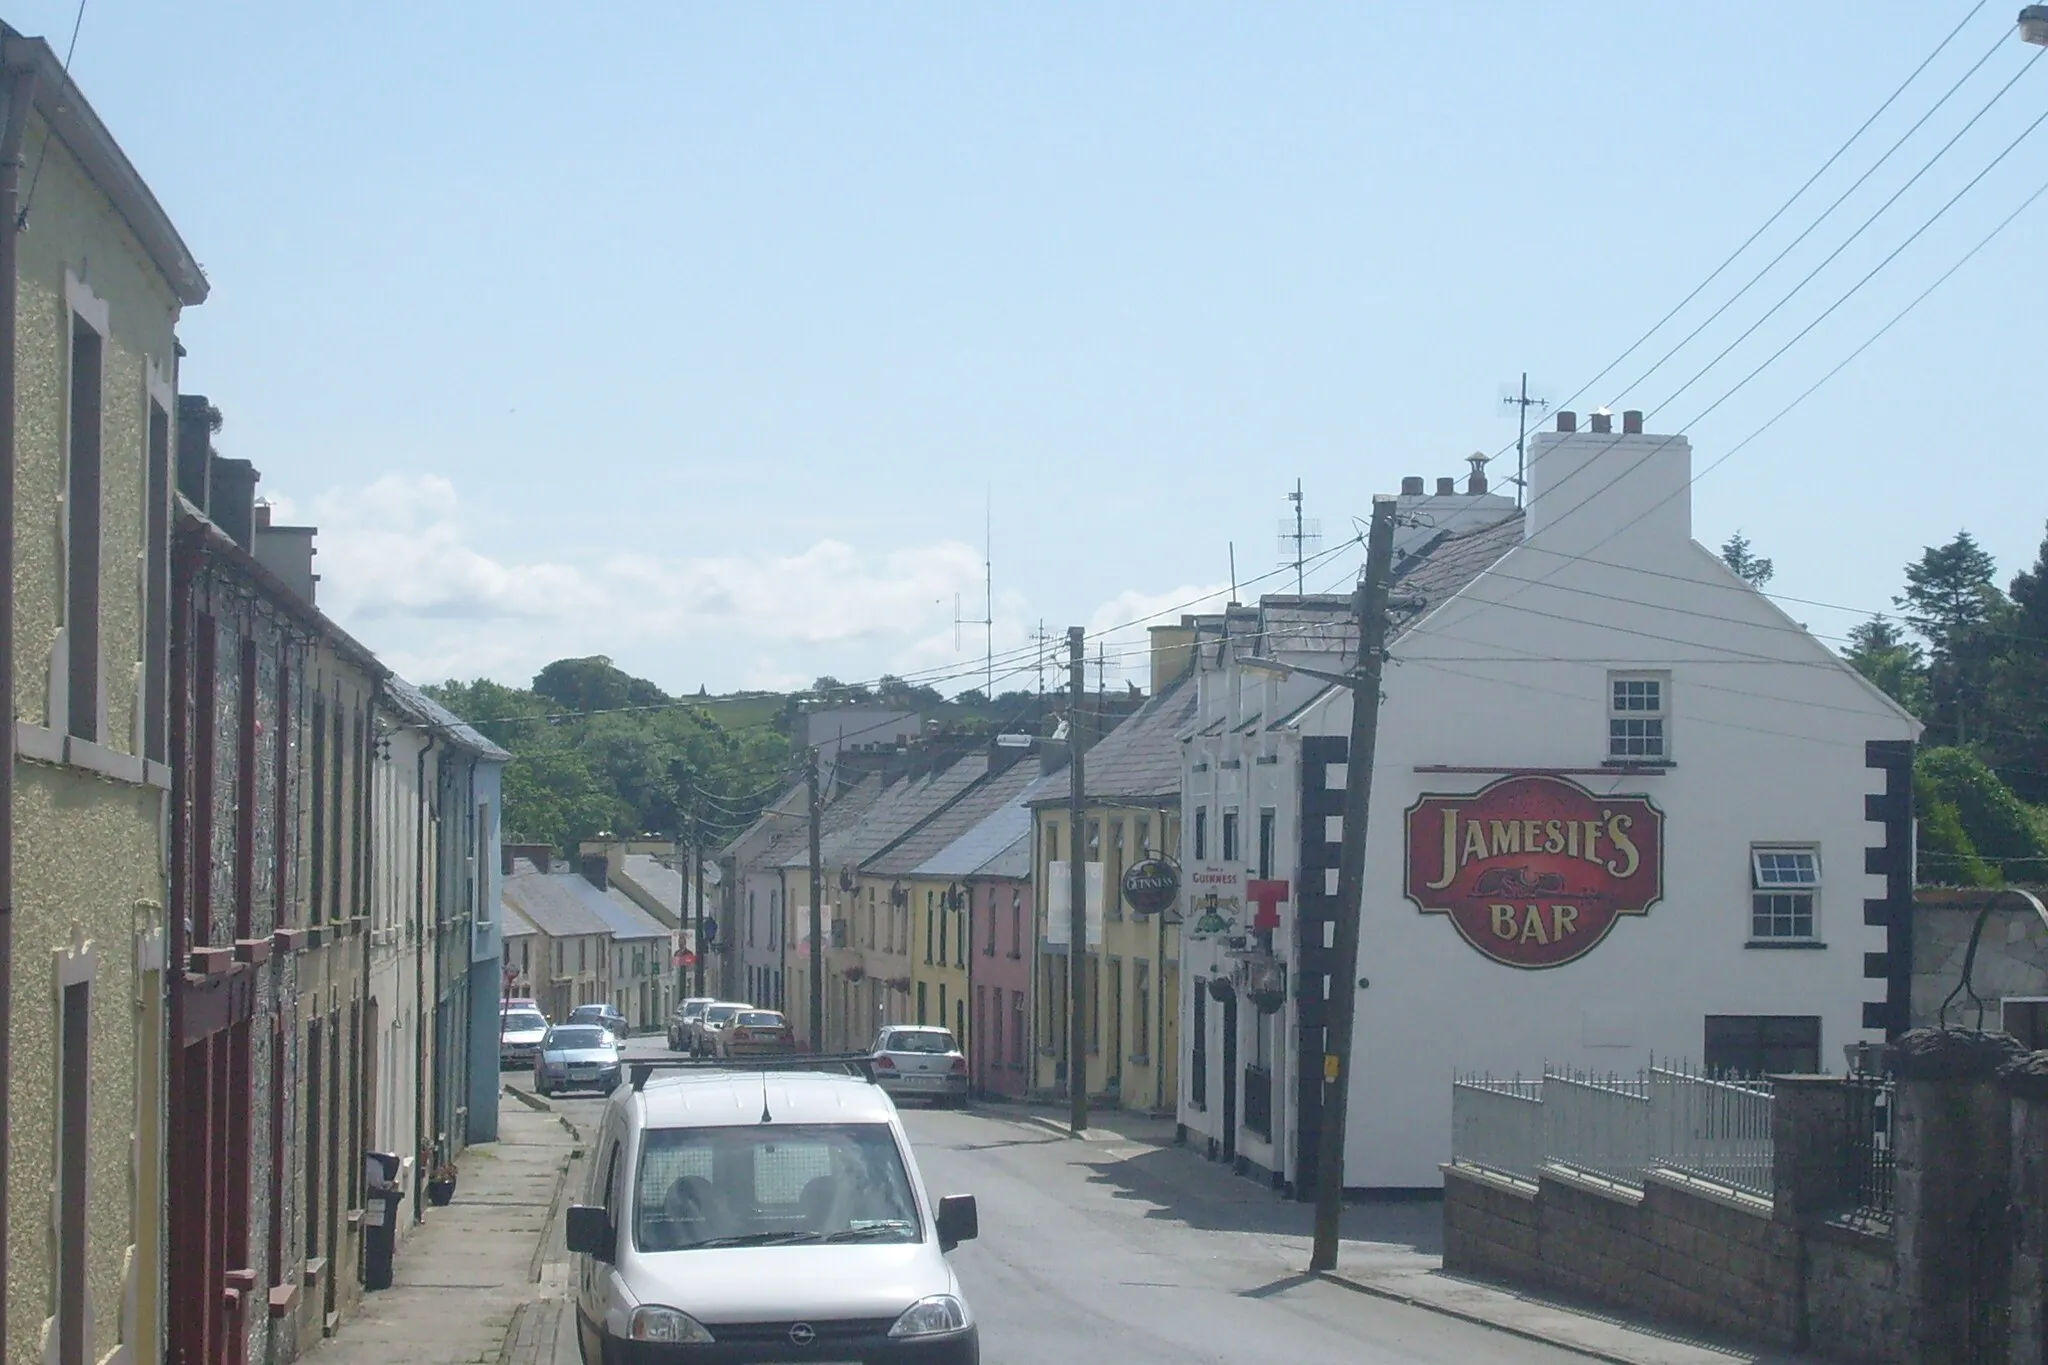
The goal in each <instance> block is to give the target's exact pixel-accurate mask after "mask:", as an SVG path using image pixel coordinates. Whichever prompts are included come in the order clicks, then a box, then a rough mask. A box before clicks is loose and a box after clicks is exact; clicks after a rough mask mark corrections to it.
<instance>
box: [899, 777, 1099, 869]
mask: <svg viewBox="0 0 2048 1365" xmlns="http://www.w3.org/2000/svg"><path fill="white" fill-rule="evenodd" d="M1022 766H1023V765H1021V764H1020V765H1019V767H1022ZM1012 771H1013V772H1014V771H1016V769H1012ZM1030 773H1031V776H1030V780H1029V781H1028V782H1027V783H1026V784H1025V785H1024V787H1023V789H1022V790H1020V791H1018V792H1016V793H1015V794H1014V795H1012V796H1011V797H1010V799H1009V800H1008V801H1006V802H1004V803H1003V804H1002V805H1000V806H998V807H996V808H995V809H994V810H993V811H990V812H989V813H988V814H986V815H984V816H982V817H981V819H980V820H979V821H977V822H976V823H975V824H974V825H973V826H972V827H971V828H970V829H968V830H967V831H966V832H965V833H963V834H961V835H960V836H959V837H957V838H955V839H954V840H953V841H952V842H951V843H949V844H947V845H946V846H945V847H944V848H942V849H940V850H939V851H938V852H937V853H935V854H933V855H932V856H931V857H930V858H927V859H926V860H925V861H924V862H922V863H920V864H919V865H918V866H917V867H916V869H914V870H913V871H912V872H911V874H910V875H912V876H913V877H947V878H953V877H1028V876H1030V875H1031V802H1032V801H1034V800H1036V799H1037V798H1038V797H1040V796H1042V795H1046V794H1048V793H1051V792H1065V791H1066V790H1067V787H1068V779H1067V775H1066V773H1065V772H1064V771H1061V772H1056V773H1046V774H1042V775H1041V774H1040V773H1039V772H1038V770H1037V767H1036V765H1033V766H1032V767H1031V769H1030ZM1083 776H1086V774H1085V773H1084V774H1083Z"/></svg>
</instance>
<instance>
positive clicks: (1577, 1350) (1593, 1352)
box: [1316, 1270, 1644, 1365]
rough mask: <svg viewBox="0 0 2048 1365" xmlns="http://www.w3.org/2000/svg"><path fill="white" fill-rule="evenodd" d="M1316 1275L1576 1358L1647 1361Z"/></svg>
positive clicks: (1628, 1364) (1635, 1364)
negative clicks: (1561, 1351)
mask: <svg viewBox="0 0 2048 1365" xmlns="http://www.w3.org/2000/svg"><path fill="white" fill-rule="evenodd" d="M1316 1274H1317V1275H1318V1276H1319V1277H1320V1278H1322V1279H1325V1280H1328V1281H1329V1282H1330V1283H1331V1284H1334V1285H1338V1286H1341V1287H1342V1288H1345V1289H1349V1290H1350V1291H1352V1292H1353V1293H1354V1294H1367V1295H1370V1296H1371V1297H1373V1298H1375V1299H1385V1300H1386V1301H1387V1302H1389V1303H1398V1304H1405V1305H1406V1306H1408V1307H1410V1308H1421V1309H1425V1310H1427V1311H1428V1312H1431V1313H1436V1314H1438V1315H1439V1316H1442V1317H1446V1318H1456V1319H1457V1320H1458V1321H1460V1322H1469V1323H1471V1324H1473V1325H1474V1326H1477V1327H1490V1328H1492V1329H1493V1330H1494V1331H1496V1332H1504V1333H1506V1334H1507V1335H1508V1336H1511V1337H1520V1338H1521V1339H1522V1340H1523V1341H1533V1342H1535V1343H1536V1344H1537V1345H1539V1346H1555V1347H1557V1348H1558V1349H1559V1350H1564V1351H1570V1352H1572V1353H1573V1354H1574V1355H1582V1356H1585V1357H1587V1358H1588V1359H1590V1360H1604V1361H1606V1362H1608V1365H1644V1362H1643V1361H1642V1360H1641V1359H1640V1358H1638V1357H1635V1356H1624V1355H1615V1354H1612V1353H1611V1352H1607V1351H1602V1350H1600V1349H1599V1348H1597V1347H1593V1346H1585V1345H1581V1344H1579V1343H1577V1342H1572V1341H1566V1340H1564V1339H1562V1338H1561V1337H1556V1336H1552V1335H1550V1334H1548V1333H1544V1332H1532V1331H1530V1330H1529V1329H1528V1328H1526V1327H1518V1326H1516V1325H1514V1324H1513V1323H1507V1322H1500V1321H1498V1320H1496V1319H1494V1318H1490V1317H1487V1316H1486V1315H1484V1314H1482V1313H1472V1312H1468V1311H1466V1310H1465V1309H1462V1308H1453V1307H1451V1306H1450V1305H1448V1304H1442V1303H1432V1302H1431V1301H1430V1300H1428V1299H1421V1298H1417V1297H1415V1296H1414V1295H1413V1294H1403V1293H1401V1292H1400V1291H1399V1290H1395V1289H1384V1288H1381V1287H1380V1286H1379V1285H1376V1284H1369V1283H1367V1282H1366V1281H1364V1280H1354V1279H1352V1278H1350V1277H1349V1276H1346V1275H1340V1274H1338V1273H1337V1272H1336V1271H1334V1270H1320V1271H1317V1272H1316Z"/></svg>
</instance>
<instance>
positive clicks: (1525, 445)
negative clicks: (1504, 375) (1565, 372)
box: [1500, 370, 1550, 507]
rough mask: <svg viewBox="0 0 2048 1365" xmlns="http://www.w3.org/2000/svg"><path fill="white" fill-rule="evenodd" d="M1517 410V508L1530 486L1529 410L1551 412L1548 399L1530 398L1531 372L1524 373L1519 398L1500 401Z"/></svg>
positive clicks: (1513, 397) (1511, 395) (1512, 397)
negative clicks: (1540, 409) (1537, 409)
mask: <svg viewBox="0 0 2048 1365" xmlns="http://www.w3.org/2000/svg"><path fill="white" fill-rule="evenodd" d="M1500 401H1501V402H1503V403H1505V404H1506V405H1508V406H1509V407H1511V408H1514V409H1515V416H1516V418H1517V419H1518V421H1517V426H1516V430H1515V506H1517V507H1520V506H1521V505H1522V494H1523V492H1524V490H1526V489H1527V488H1528V486H1529V409H1530V408H1542V409H1543V410H1544V411H1545V412H1548V411H1550V400H1549V399H1548V398H1531V397H1530V396H1529V372H1528V371H1527V370H1524V371H1522V391H1521V394H1520V395H1519V396H1517V395H1515V394H1512V393H1511V394H1509V395H1508V396H1507V397H1505V398H1503V399H1501V400H1500Z"/></svg>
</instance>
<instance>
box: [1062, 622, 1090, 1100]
mask: <svg viewBox="0 0 2048 1365" xmlns="http://www.w3.org/2000/svg"><path fill="white" fill-rule="evenodd" d="M1067 675H1068V678H1067V689H1068V695H1069V702H1068V708H1067V711H1068V714H1067V754H1068V757H1069V761H1070V762H1071V764H1072V767H1071V768H1070V769H1069V770H1068V778H1069V787H1068V793H1067V1004H1068V1006H1069V1008H1068V1010H1067V1096H1068V1098H1069V1100H1070V1101H1071V1102H1072V1112H1071V1114H1070V1115H1069V1124H1070V1127H1071V1129H1072V1133H1073V1136H1075V1137H1080V1136H1081V1135H1082V1134H1083V1133H1085V1132H1087V1131H1088V829H1087V811H1086V809H1085V807H1086V805H1087V793H1088V784H1087V782H1086V780H1085V779H1084V777H1083V776H1082V771H1081V763H1082V759H1081V750H1082V749H1083V747H1085V746H1083V744H1082V743H1081V723H1082V722H1081V707H1082V703H1083V702H1084V701H1085V700H1086V699H1087V687H1088V649H1087V643H1086V633H1085V632H1084V631H1083V630H1082V629H1081V627H1079V626H1069V627H1067Z"/></svg>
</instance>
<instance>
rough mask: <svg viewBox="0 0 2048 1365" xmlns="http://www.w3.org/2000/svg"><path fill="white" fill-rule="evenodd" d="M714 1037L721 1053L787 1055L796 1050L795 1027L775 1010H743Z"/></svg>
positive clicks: (762, 1055)
mask: <svg viewBox="0 0 2048 1365" xmlns="http://www.w3.org/2000/svg"><path fill="white" fill-rule="evenodd" d="M712 1041H713V1044H714V1045H715V1046H716V1048H717V1050H718V1055H719V1056H721V1057H786V1056H788V1055H789V1054H790V1053H792V1052H795V1051H796V1030H794V1029H792V1028H791V1027H790V1026H789V1020H787V1019H785V1018H783V1017H782V1016H781V1015H780V1014H778V1013H777V1012H775V1011H774V1010H741V1011H740V1012H739V1013H738V1014H735V1015H734V1016H733V1017H732V1022H731V1023H729V1024H727V1025H726V1026H725V1027H724V1028H722V1029H720V1030H718V1032H717V1033H715V1034H713V1035H712Z"/></svg>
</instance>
